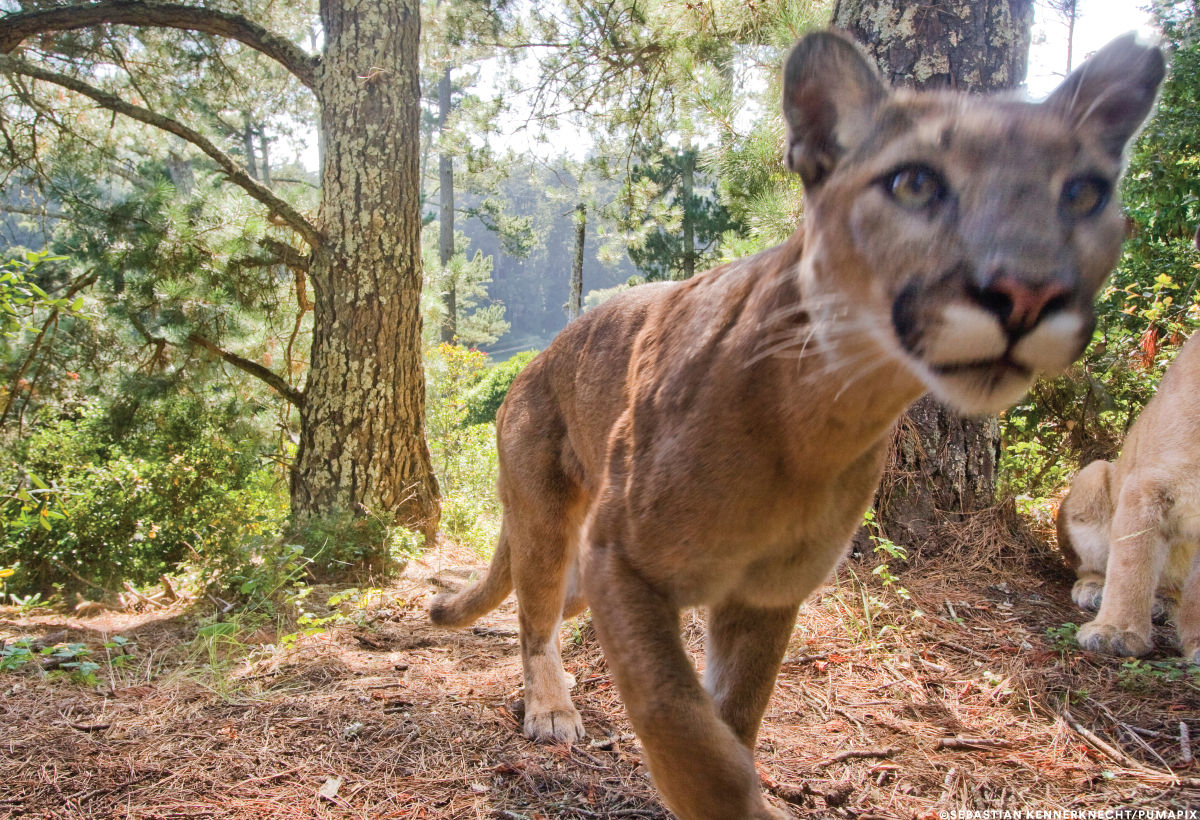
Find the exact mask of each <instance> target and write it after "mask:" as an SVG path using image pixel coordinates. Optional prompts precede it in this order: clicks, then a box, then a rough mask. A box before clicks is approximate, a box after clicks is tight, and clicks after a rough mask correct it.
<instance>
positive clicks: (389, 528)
mask: <svg viewBox="0 0 1200 820" xmlns="http://www.w3.org/2000/svg"><path fill="white" fill-rule="evenodd" d="M291 536H292V540H294V541H295V542H296V543H297V545H298V546H296V547H294V549H296V550H300V553H299V554H298V555H297V556H296V557H297V558H301V557H302V558H303V559H304V560H305V561H306V562H307V563H308V564H309V566H308V571H310V572H311V573H312V574H313V575H314V576H316V577H317V578H318V579H321V580H324V579H326V578H333V577H339V578H345V577H348V576H349V577H353V576H365V577H373V578H386V577H388V576H389V575H391V574H392V573H394V572H397V571H401V570H403V569H404V565H405V564H407V563H408V560H409V559H410V558H412V557H413V556H415V555H417V554H418V553H419V552H420V551H421V548H422V547H423V546H424V543H425V539H424V538H423V537H422V536H421V535H419V534H417V533H414V532H412V531H411V530H407V529H405V528H404V527H400V526H397V525H393V524H390V523H388V522H387V521H385V520H384V519H381V518H378V517H376V516H372V515H355V514H353V513H350V512H339V513H333V514H330V515H325V516H319V517H315V518H310V519H309V520H308V521H306V522H304V524H303V525H302V526H299V527H294V528H293V529H292V533H291ZM297 577H299V576H297Z"/></svg>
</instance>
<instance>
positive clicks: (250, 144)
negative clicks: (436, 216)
mask: <svg viewBox="0 0 1200 820" xmlns="http://www.w3.org/2000/svg"><path fill="white" fill-rule="evenodd" d="M242 123H243V124H244V127H243V128H242V147H243V148H244V149H245V150H246V173H248V174H249V175H250V177H251V178H252V179H257V178H258V168H257V167H256V163H255V161H254V125H253V124H252V123H251V122H250V115H249V114H247V113H246V112H244V111H243V112H242Z"/></svg>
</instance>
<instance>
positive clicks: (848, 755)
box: [813, 709, 900, 769]
mask: <svg viewBox="0 0 1200 820" xmlns="http://www.w3.org/2000/svg"><path fill="white" fill-rule="evenodd" d="M837 711H838V713H839V714H842V711H841V710H840V709H838V710H837ZM898 751H900V750H899V749H897V748H895V747H892V746H889V747H888V748H886V749H847V750H846V751H844V752H839V753H837V754H835V755H834V756H833V757H831V758H829V759H828V760H822V761H821V762H820V763H818V764H817V765H815V766H813V768H814V769H824V768H825V767H826V766H832V765H834V764H835V763H844V762H845V761H847V760H855V759H865V758H873V757H884V758H886V757H891V756H892V755H894V754H896V752H898Z"/></svg>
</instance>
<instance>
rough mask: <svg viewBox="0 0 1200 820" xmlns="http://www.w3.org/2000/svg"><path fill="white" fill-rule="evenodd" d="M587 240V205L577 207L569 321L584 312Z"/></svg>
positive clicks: (580, 204)
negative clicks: (584, 248)
mask: <svg viewBox="0 0 1200 820" xmlns="http://www.w3.org/2000/svg"><path fill="white" fill-rule="evenodd" d="M586 240H587V205H585V204H584V203H582V202H580V203H579V204H578V205H576V206H575V259H574V260H573V261H572V263H571V295H570V296H568V297H567V321H568V322H573V321H575V320H576V319H578V318H579V314H580V313H582V312H583V245H584V242H585V241H586Z"/></svg>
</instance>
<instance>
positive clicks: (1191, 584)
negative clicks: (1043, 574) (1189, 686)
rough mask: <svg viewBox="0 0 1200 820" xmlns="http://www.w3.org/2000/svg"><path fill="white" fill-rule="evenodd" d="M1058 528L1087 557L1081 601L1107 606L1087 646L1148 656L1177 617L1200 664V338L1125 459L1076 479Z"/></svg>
mask: <svg viewBox="0 0 1200 820" xmlns="http://www.w3.org/2000/svg"><path fill="white" fill-rule="evenodd" d="M1058 532H1059V543H1060V544H1061V545H1063V546H1064V548H1066V549H1068V550H1070V551H1072V552H1073V553H1074V554H1075V555H1076V556H1078V559H1077V564H1078V565H1077V567H1076V574H1077V577H1078V580H1077V581H1076V582H1075V588H1074V589H1073V590H1072V591H1071V597H1072V599H1073V600H1074V601H1075V603H1076V604H1078V605H1079V606H1080V607H1081V608H1083V609H1086V610H1089V611H1092V612H1096V611H1097V610H1099V612H1098V613H1097V615H1096V619H1095V620H1094V621H1092V622H1091V623H1089V624H1087V625H1085V626H1084V627H1083V628H1082V629H1080V630H1079V635H1078V640H1079V645H1080V646H1082V647H1083V648H1084V649H1088V650H1091V651H1093V652H1105V653H1108V654H1110V655H1121V656H1129V655H1134V656H1137V655H1144V654H1146V653H1147V652H1149V651H1150V650H1151V648H1152V647H1153V644H1152V641H1151V622H1152V621H1153V620H1154V619H1155V618H1156V617H1159V616H1167V615H1173V616H1174V619H1175V623H1176V627H1177V629H1178V632H1179V639H1180V644H1181V646H1182V648H1183V655H1184V657H1185V658H1187V659H1188V660H1190V661H1191V662H1192V663H1195V664H1198V665H1200V558H1198V556H1197V544H1198V543H1200V335H1196V336H1193V337H1192V338H1191V339H1190V340H1188V342H1187V343H1186V344H1185V345H1184V346H1183V349H1182V350H1180V351H1179V355H1178V356H1176V358H1175V361H1174V362H1173V363H1172V364H1171V366H1170V368H1168V369H1167V373H1166V375H1165V376H1163V380H1162V384H1160V385H1159V388H1158V392H1157V393H1156V394H1155V395H1154V398H1153V399H1151V400H1150V403H1149V404H1147V405H1146V408H1145V409H1144V410H1142V414H1141V415H1140V416H1138V420H1137V422H1136V423H1135V424H1134V425H1133V427H1132V429H1130V431H1129V435H1128V436H1127V437H1126V438H1125V446H1124V447H1123V448H1122V451H1121V456H1120V458H1118V459H1117V460H1116V461H1115V462H1113V463H1111V464H1110V463H1109V462H1107V461H1096V462H1092V463H1091V464H1089V465H1088V466H1087V467H1085V468H1084V469H1083V470H1081V471H1080V472H1079V475H1078V476H1076V477H1075V481H1074V482H1073V483H1072V485H1071V492H1070V493H1069V494H1068V495H1067V497H1066V498H1064V499H1063V503H1062V505H1061V506H1060V507H1059V511H1058ZM1156 593H1157V596H1156Z"/></svg>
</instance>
